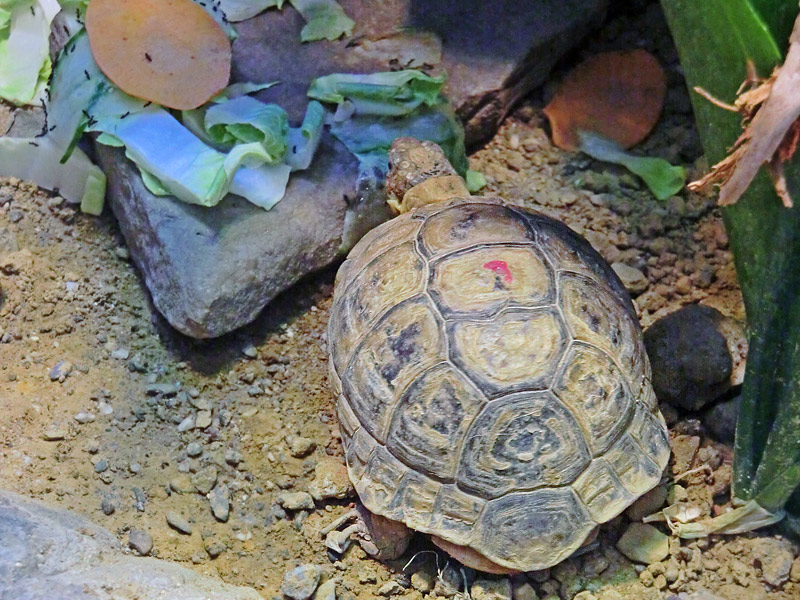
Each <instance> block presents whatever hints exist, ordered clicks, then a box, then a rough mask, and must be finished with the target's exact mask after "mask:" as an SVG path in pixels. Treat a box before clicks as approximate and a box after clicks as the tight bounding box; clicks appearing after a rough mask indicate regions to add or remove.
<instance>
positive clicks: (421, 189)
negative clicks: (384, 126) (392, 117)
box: [386, 137, 469, 213]
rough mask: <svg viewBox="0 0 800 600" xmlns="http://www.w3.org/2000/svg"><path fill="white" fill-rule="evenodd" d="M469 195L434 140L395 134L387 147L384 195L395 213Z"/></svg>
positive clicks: (461, 180) (462, 181)
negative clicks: (387, 169) (387, 163)
mask: <svg viewBox="0 0 800 600" xmlns="http://www.w3.org/2000/svg"><path fill="white" fill-rule="evenodd" d="M466 196H469V190H467V186H466V184H465V183H464V180H463V179H462V178H461V177H460V176H459V174H458V173H457V172H456V170H455V169H454V168H453V165H451V164H450V161H448V160H447V157H446V156H445V155H444V152H443V151H442V149H441V148H440V147H439V145H438V144H435V143H433V142H428V141H420V140H418V139H416V138H412V137H401V138H397V139H396V140H395V141H394V142H393V143H392V147H391V148H390V149H389V173H388V174H387V175H386V197H387V202H388V204H389V206H390V207H391V208H392V210H394V211H395V212H396V213H404V212H408V211H409V210H411V209H413V208H417V207H419V206H424V205H425V204H432V203H433V202H441V201H444V200H449V199H451V198H463V197H466Z"/></svg>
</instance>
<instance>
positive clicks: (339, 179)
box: [98, 0, 606, 338]
mask: <svg viewBox="0 0 800 600" xmlns="http://www.w3.org/2000/svg"><path fill="white" fill-rule="evenodd" d="M342 4H343V6H344V8H345V10H346V11H347V12H348V14H350V15H351V16H352V18H353V19H354V20H355V21H356V23H357V26H356V30H355V31H354V34H353V37H352V38H351V39H349V40H344V39H343V40H338V41H335V42H327V41H320V42H314V43H310V44H301V43H300V30H301V29H302V27H303V24H304V23H303V20H302V18H301V17H300V15H299V14H298V13H297V12H296V11H294V10H293V9H292V8H291V7H289V6H288V5H287V7H286V8H285V9H284V10H282V11H277V10H268V11H266V12H264V13H262V14H261V15H258V16H257V17H255V18H253V19H250V20H248V21H245V22H242V23H238V24H237V30H238V32H239V38H238V39H237V41H236V42H235V43H234V65H233V80H238V81H259V82H261V81H275V80H277V81H279V82H280V84H279V85H276V86H274V87H273V88H270V89H269V90H266V91H264V92H262V93H261V95H260V98H261V99H263V100H265V101H274V102H277V103H279V104H280V105H282V106H283V107H285V108H286V109H287V111H288V112H289V115H290V118H291V119H292V120H293V121H295V122H297V121H299V120H300V119H301V118H302V115H303V112H304V110H305V107H306V103H307V98H306V92H307V90H308V87H309V84H310V82H311V80H312V79H313V78H314V77H317V76H319V75H325V74H328V73H331V72H336V71H348V72H373V71H379V70H387V69H396V68H400V67H406V66H422V65H423V64H429V65H432V66H433V67H434V68H440V67H444V68H445V69H446V70H447V72H448V75H449V80H448V84H447V92H448V94H449V96H450V97H451V99H452V101H453V103H454V105H455V106H456V107H457V109H458V112H459V114H460V115H461V116H462V118H464V120H466V122H467V137H468V143H471V144H475V143H478V142H480V141H481V140H483V139H486V138H487V137H488V136H490V135H492V134H493V133H494V131H495V129H496V127H497V125H498V124H499V122H500V121H501V120H502V118H503V117H504V116H505V115H506V113H507V112H508V110H509V109H510V107H511V105H512V104H513V103H514V102H515V101H516V100H517V99H518V98H519V97H520V96H521V95H523V94H524V93H526V92H527V91H529V90H530V89H532V88H533V87H534V86H535V85H538V84H539V83H541V82H542V81H543V79H544V77H545V76H546V75H547V73H548V72H549V70H550V68H551V67H552V65H553V64H554V62H555V61H556V60H557V59H558V58H559V57H560V56H561V55H562V54H563V53H564V52H565V51H567V50H568V49H569V48H570V47H571V46H572V45H573V44H574V43H575V42H577V41H578V40H579V39H580V38H581V37H582V36H583V35H584V34H585V33H586V32H587V31H588V30H589V28H590V27H591V26H592V25H595V24H597V23H598V22H599V20H600V19H601V17H602V15H603V13H604V10H605V5H606V0H540V1H538V2H530V1H528V0H495V1H493V2H485V1H483V2H474V1H463V0H462V1H460V2H455V1H424V2H423V1H413V0H391V1H384V2H374V1H369V0H346V1H345V2H342ZM408 27H415V28H427V29H430V30H433V31H434V32H435V34H436V35H433V34H430V33H420V32H419V31H417V32H415V33H409V30H408ZM98 154H99V158H100V162H101V165H102V166H103V168H104V170H105V171H106V173H107V175H108V178H109V198H110V200H111V208H112V209H113V211H114V213H115V214H116V216H117V218H118V219H119V222H120V227H121V229H122V232H123V234H124V235H125V239H126V241H127V243H128V246H129V247H130V250H131V256H132V258H133V260H134V261H135V262H136V264H137V265H138V267H139V269H140V270H141V272H142V274H143V276H144V280H145V283H146V285H147V287H148V288H149V290H150V292H151V294H152V296H153V302H154V304H155V306H156V308H158V310H159V311H160V312H161V313H162V314H163V315H164V316H165V317H166V318H167V320H168V321H169V322H170V323H171V324H172V326H173V327H175V328H176V329H178V330H179V331H181V332H183V333H185V334H187V335H190V336H192V337H197V338H210V337H216V336H219V335H222V334H224V333H227V332H229V331H231V330H233V329H235V328H237V327H239V326H241V325H244V324H246V323H248V322H249V321H251V320H252V319H253V318H254V317H255V316H256V315H257V314H258V312H259V311H260V310H261V309H262V308H263V307H264V306H265V305H266V304H267V302H269V301H270V300H271V299H272V298H273V297H274V296H276V295H277V294H278V293H280V292H281V291H283V290H284V289H286V288H287V287H289V286H290V285H292V284H293V283H294V282H295V281H297V280H298V279H299V278H301V277H302V276H303V275H306V274H308V273H310V272H312V271H315V270H318V269H320V268H322V267H324V266H326V265H328V264H330V263H331V262H333V261H335V260H336V259H337V258H338V257H339V256H341V255H342V254H344V253H345V252H347V251H348V250H349V249H350V247H352V245H353V244H354V243H355V242H356V241H357V240H358V238H359V237H360V236H361V235H363V234H364V233H366V231H367V230H368V229H369V228H371V227H374V226H375V225H377V224H379V223H380V222H382V221H383V220H385V219H387V218H389V216H390V215H389V212H388V210H387V209H386V207H385V206H384V203H383V194H382V190H381V189H380V188H381V179H382V174H380V173H378V174H374V175H372V176H371V177H368V178H364V179H363V180H362V181H359V182H357V181H356V178H357V167H356V161H355V160H354V159H353V158H352V156H351V155H350V154H349V153H348V152H347V151H346V150H345V149H344V147H343V146H341V145H340V144H339V143H338V142H336V141H334V140H332V139H326V140H325V142H324V144H323V145H322V146H321V148H320V150H319V152H318V154H317V157H316V158H315V161H314V163H313V164H312V168H311V169H310V170H309V171H307V172H305V173H300V174H295V175H293V177H292V181H291V183H290V185H289V189H288V190H287V194H286V197H285V198H284V199H283V200H281V202H279V203H278V205H277V206H276V207H275V208H273V209H272V210H271V211H269V212H265V211H263V210H261V209H259V208H256V207H253V206H250V205H249V204H248V203H246V202H245V201H243V200H241V199H238V198H235V197H228V198H227V199H225V200H224V201H223V202H222V203H221V204H220V205H219V206H217V207H215V208H213V209H206V208H202V207H196V206H189V205H186V204H183V203H180V202H177V201H173V200H171V199H168V198H167V199H165V198H157V197H154V196H153V195H151V194H150V193H149V192H148V191H147V190H146V189H145V187H144V186H143V185H142V183H141V180H140V178H139V176H138V174H137V172H136V170H135V169H134V168H133V167H132V166H131V165H130V164H129V163H128V162H127V161H126V160H125V158H124V155H123V153H122V152H120V151H118V150H114V149H111V148H107V147H98Z"/></svg>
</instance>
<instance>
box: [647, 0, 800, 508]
mask: <svg viewBox="0 0 800 600" xmlns="http://www.w3.org/2000/svg"><path fill="white" fill-rule="evenodd" d="M662 6H663V8H664V12H665V14H666V16H667V21H668V23H669V26H670V29H671V31H672V34H673V37H674V39H675V43H676V47H677V49H678V54H679V56H680V59H681V65H682V67H683V70H684V73H685V76H686V80H687V84H688V85H689V88H690V90H691V89H692V88H693V87H694V86H700V87H702V88H703V89H705V90H707V91H708V92H710V93H711V94H712V95H714V96H716V97H717V98H720V99H722V100H724V101H726V102H732V101H733V100H734V99H735V94H736V90H737V88H738V87H739V85H740V84H741V82H742V81H743V80H744V79H745V77H746V64H747V61H748V60H750V61H752V62H753V64H754V65H755V67H756V68H757V70H758V72H759V74H760V75H762V76H766V75H769V74H770V73H771V71H772V69H773V67H774V66H776V65H777V64H778V63H779V62H780V61H781V60H782V54H781V48H785V47H786V43H785V42H786V37H785V36H786V35H787V31H788V30H790V29H791V27H792V25H793V21H794V17H795V16H796V15H797V3H796V2H795V1H794V0H752V3H751V2H748V1H747V0H703V1H702V2H696V1H693V0H662ZM786 15H790V16H789V17H788V19H787V16H786ZM786 20H788V21H789V22H788V23H787V22H786ZM699 32H702V33H701V34H699ZM692 103H693V106H694V112H695V119H696V122H697V127H698V130H699V133H700V138H701V140H702V142H703V146H704V148H705V150H706V155H707V157H708V159H709V161H710V162H712V163H714V162H718V161H719V160H721V159H722V158H723V157H724V155H725V153H726V150H727V148H728V147H729V146H731V145H732V144H733V143H734V141H735V140H736V139H737V137H738V136H739V134H740V133H741V124H740V116H739V115H737V114H735V113H730V112H727V111H724V110H722V109H720V108H719V107H717V106H714V105H713V104H711V103H710V102H708V101H707V100H705V99H704V98H702V97H700V96H699V95H697V94H694V93H692ZM762 171H763V170H762ZM784 172H785V176H786V180H787V185H788V188H789V192H790V194H791V195H792V196H793V197H794V198H800V164H798V160H797V158H795V159H793V160H792V161H790V162H789V163H788V164H786V165H785V166H784ZM723 218H724V220H725V225H726V228H727V230H728V234H729V238H730V244H731V248H732V250H733V254H734V260H735V264H736V270H737V274H738V277H739V283H740V285H741V288H742V294H743V297H744V302H745V309H746V311H747V319H748V327H749V332H750V335H749V352H748V358H747V371H746V374H745V380H744V384H743V389H742V404H741V410H740V414H739V419H738V422H737V431H736V442H735V458H734V481H733V491H734V494H735V496H736V497H737V498H739V499H742V500H752V499H758V501H759V502H760V503H762V502H763V504H761V505H762V506H764V508H766V509H768V510H773V511H775V510H777V509H779V508H780V505H781V503H784V502H786V500H787V498H788V497H789V494H791V492H792V489H793V488H792V486H796V473H795V471H794V470H793V468H792V465H793V464H796V463H797V462H800V456H798V453H800V448H798V446H800V443H799V442H798V436H797V427H798V419H800V389H798V384H797V382H798V380H800V354H799V353H798V350H797V349H798V344H800V295H798V294H797V292H796V291H797V290H798V289H800V263H799V262H798V260H800V205H798V203H797V202H796V203H795V207H794V208H791V209H787V208H784V207H783V205H782V203H781V202H780V200H779V199H778V197H777V195H776V194H775V192H774V190H773V188H772V185H771V183H770V181H769V179H768V177H767V176H766V175H765V174H764V173H763V172H762V173H760V174H759V176H757V177H756V179H755V180H754V181H753V183H752V184H751V186H750V188H749V189H748V190H747V192H746V193H745V194H744V195H743V196H742V197H741V198H740V199H739V201H738V203H737V204H735V205H733V206H730V207H727V208H725V209H723ZM776 483H777V485H778V487H777V488H776V487H774V486H775V484H776ZM768 504H769V506H768Z"/></svg>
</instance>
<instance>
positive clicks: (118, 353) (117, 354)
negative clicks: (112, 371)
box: [111, 348, 131, 360]
mask: <svg viewBox="0 0 800 600" xmlns="http://www.w3.org/2000/svg"><path fill="white" fill-rule="evenodd" d="M130 354H131V353H130V350H128V349H127V348H117V349H116V350H113V351H112V352H111V358H116V359H117V360H127V359H128V357H129V356H130Z"/></svg>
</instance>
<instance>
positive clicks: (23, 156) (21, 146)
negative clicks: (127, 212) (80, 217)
mask: <svg viewBox="0 0 800 600" xmlns="http://www.w3.org/2000/svg"><path fill="white" fill-rule="evenodd" d="M61 154H62V149H61V148H60V147H59V146H57V145H56V144H55V142H54V141H53V140H52V139H48V138H47V137H40V138H35V139H29V138H11V137H0V175H2V176H3V177H18V178H19V179H25V180H27V181H33V182H34V183H36V185H38V186H39V187H42V188H44V189H47V190H51V191H52V192H55V193H57V194H59V195H60V196H61V197H63V198H65V199H66V200H67V201H69V202H73V203H80V205H81V210H83V212H86V213H89V214H93V215H99V214H100V213H101V212H102V210H103V200H104V198H105V193H106V176H105V175H104V174H103V171H102V170H100V168H99V167H98V166H96V165H94V164H93V163H92V161H90V160H89V157H88V156H86V154H84V153H83V151H81V150H80V148H76V149H75V151H74V152H73V153H72V155H71V156H70V157H69V160H67V161H66V162H65V163H63V164H61V163H59V159H60V158H61Z"/></svg>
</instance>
